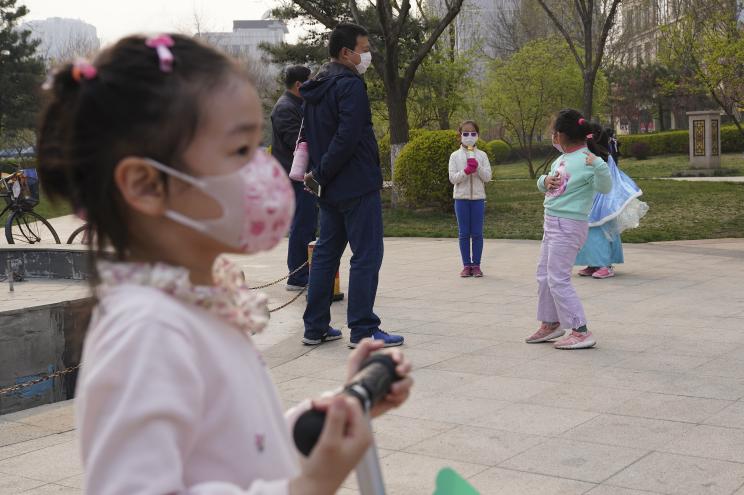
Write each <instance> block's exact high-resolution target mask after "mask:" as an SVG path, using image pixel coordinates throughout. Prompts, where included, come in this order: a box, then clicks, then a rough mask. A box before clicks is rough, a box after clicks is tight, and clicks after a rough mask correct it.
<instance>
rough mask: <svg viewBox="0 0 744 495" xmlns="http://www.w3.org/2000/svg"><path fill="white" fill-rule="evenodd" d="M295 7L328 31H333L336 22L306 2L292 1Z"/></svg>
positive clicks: (302, 0)
mask: <svg viewBox="0 0 744 495" xmlns="http://www.w3.org/2000/svg"><path fill="white" fill-rule="evenodd" d="M292 1H293V2H294V3H295V5H297V6H298V7H300V8H301V9H302V10H304V11H305V13H306V14H307V15H309V16H310V17H312V18H313V19H315V20H316V21H318V22H319V23H321V24H323V25H324V26H325V27H327V28H328V29H333V28H334V27H336V25H337V24H338V21H337V20H336V19H334V18H333V17H330V16H328V15H326V14H324V13H323V12H322V11H321V10H320V9H318V8H317V7H316V6H315V5H313V4H312V3H311V2H309V1H308V0H292Z"/></svg>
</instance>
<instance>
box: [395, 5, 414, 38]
mask: <svg viewBox="0 0 744 495" xmlns="http://www.w3.org/2000/svg"><path fill="white" fill-rule="evenodd" d="M410 12H411V0H403V4H402V5H401V7H400V10H399V15H398V23H397V27H396V29H395V37H396V38H398V37H399V36H400V33H401V32H402V31H403V28H404V27H405V25H406V22H408V14H409V13H410Z"/></svg>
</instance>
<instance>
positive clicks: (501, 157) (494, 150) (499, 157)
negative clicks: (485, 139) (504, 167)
mask: <svg viewBox="0 0 744 495" xmlns="http://www.w3.org/2000/svg"><path fill="white" fill-rule="evenodd" d="M486 146H487V148H488V150H487V151H486V153H488V159H489V160H491V165H495V164H497V163H506V162H507V161H509V159H510V158H511V157H512V148H511V146H509V145H508V144H506V143H505V142H504V141H502V140H501V139H495V140H493V141H491V142H490V143H488V145H486Z"/></svg>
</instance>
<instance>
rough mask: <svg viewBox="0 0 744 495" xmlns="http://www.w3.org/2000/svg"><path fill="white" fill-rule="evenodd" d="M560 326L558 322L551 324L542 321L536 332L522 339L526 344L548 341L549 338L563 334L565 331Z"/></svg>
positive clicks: (555, 337)
mask: <svg viewBox="0 0 744 495" xmlns="http://www.w3.org/2000/svg"><path fill="white" fill-rule="evenodd" d="M560 326H561V324H560V323H554V324H552V325H548V324H547V323H543V324H542V325H540V328H539V329H538V330H537V332H535V333H533V334H532V335H530V336H529V337H527V338H526V339H524V341H525V342H527V343H528V344H539V343H541V342H548V341H549V340H553V339H557V338H558V337H561V336H563V334H564V333H565V332H564V331H563V330H561V328H560Z"/></svg>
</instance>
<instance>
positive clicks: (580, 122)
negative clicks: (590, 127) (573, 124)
mask: <svg viewBox="0 0 744 495" xmlns="http://www.w3.org/2000/svg"><path fill="white" fill-rule="evenodd" d="M584 124H586V120H584V117H581V118H580V119H579V125H584Z"/></svg>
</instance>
